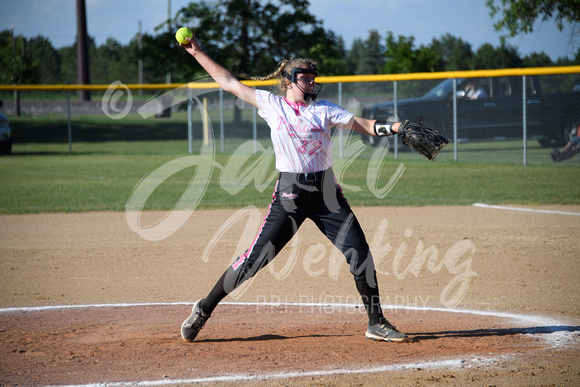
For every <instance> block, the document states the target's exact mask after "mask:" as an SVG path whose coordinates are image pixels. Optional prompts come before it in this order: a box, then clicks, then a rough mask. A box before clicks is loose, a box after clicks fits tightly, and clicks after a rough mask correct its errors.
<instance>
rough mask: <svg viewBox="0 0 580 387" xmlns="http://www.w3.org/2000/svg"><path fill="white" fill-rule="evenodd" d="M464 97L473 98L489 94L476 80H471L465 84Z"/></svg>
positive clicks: (480, 97) (482, 97)
mask: <svg viewBox="0 0 580 387" xmlns="http://www.w3.org/2000/svg"><path fill="white" fill-rule="evenodd" d="M465 98H467V99H472V100H475V99H484V98H489V96H488V95H487V91H485V89H484V88H483V87H482V86H481V85H479V83H478V82H477V81H471V82H468V83H467V86H465Z"/></svg>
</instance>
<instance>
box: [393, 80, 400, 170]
mask: <svg viewBox="0 0 580 387" xmlns="http://www.w3.org/2000/svg"><path fill="white" fill-rule="evenodd" d="M397 99H398V98H397V81H393V114H394V116H395V117H397V118H396V119H397V121H398V120H399V113H398V110H399V109H398V108H399V107H398V104H397ZM393 142H394V143H395V160H398V159H399V136H395V139H394V140H393Z"/></svg>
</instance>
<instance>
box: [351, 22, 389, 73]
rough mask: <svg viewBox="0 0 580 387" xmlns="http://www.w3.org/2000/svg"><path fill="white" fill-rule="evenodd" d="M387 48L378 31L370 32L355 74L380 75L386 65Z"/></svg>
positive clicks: (363, 45) (363, 44)
mask: <svg viewBox="0 0 580 387" xmlns="http://www.w3.org/2000/svg"><path fill="white" fill-rule="evenodd" d="M384 52H385V46H384V45H383V44H382V43H381V35H380V34H379V32H378V31H377V30H370V31H369V35H368V38H367V40H365V41H364V42H363V43H362V47H361V50H360V53H359V56H358V62H357V64H356V70H355V74H380V72H381V69H382V68H383V66H384V65H385V55H384Z"/></svg>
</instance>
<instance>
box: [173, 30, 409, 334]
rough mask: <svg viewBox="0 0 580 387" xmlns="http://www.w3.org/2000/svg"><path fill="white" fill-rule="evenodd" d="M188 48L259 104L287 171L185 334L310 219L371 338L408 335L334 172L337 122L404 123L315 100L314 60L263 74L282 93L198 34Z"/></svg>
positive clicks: (361, 127)
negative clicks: (386, 304)
mask: <svg viewBox="0 0 580 387" xmlns="http://www.w3.org/2000/svg"><path fill="white" fill-rule="evenodd" d="M182 46H183V47H184V48H185V49H186V50H187V52H188V53H189V54H191V55H192V56H193V57H194V58H195V59H196V60H197V61H198V62H199V64H200V65H201V66H202V67H203V68H204V69H205V70H206V71H207V72H208V73H209V75H210V76H211V77H212V78H213V79H214V80H215V81H216V82H217V83H218V84H219V85H220V86H221V87H222V88H223V89H224V90H225V91H227V92H230V93H232V94H234V95H235V96H237V97H238V98H240V99H242V100H243V101H245V102H247V103H249V104H251V105H253V106H255V107H256V108H258V109H259V110H258V111H259V114H260V116H261V117H262V118H264V119H265V120H266V122H267V123H268V125H269V127H270V133H271V138H272V143H273V147H274V151H275V155H276V169H277V170H278V171H280V175H279V178H278V180H277V182H276V186H275V191H274V194H273V200H272V203H271V204H270V206H269V209H268V214H267V215H266V217H265V218H264V222H263V224H262V226H261V227H260V230H259V232H258V235H257V236H256V238H255V240H254V242H253V243H252V245H251V246H250V247H249V248H248V249H247V250H246V251H245V252H244V253H243V254H242V255H241V256H240V257H238V259H237V260H236V261H235V262H234V263H233V264H232V265H231V266H230V267H229V268H228V269H227V270H226V271H225V272H224V274H223V275H222V276H221V278H220V279H219V280H218V281H217V283H216V284H215V286H214V287H213V289H212V290H211V291H210V292H209V294H208V295H207V296H206V297H205V298H204V299H201V300H199V301H197V302H196V303H195V305H194V306H193V310H192V313H191V315H190V316H189V317H188V318H187V319H186V320H185V321H184V322H183V324H182V325H181V336H182V338H183V339H184V340H186V341H193V340H194V339H195V337H196V336H197V334H198V333H199V331H200V330H201V329H202V328H203V326H204V324H205V322H206V321H207V319H208V318H209V317H210V316H211V313H212V312H213V310H214V309H215V307H216V306H217V305H218V303H219V302H220V301H221V300H222V299H223V298H224V297H225V296H227V295H228V294H229V293H231V292H232V291H233V290H235V289H236V287H237V286H239V285H240V284H241V283H242V282H243V281H245V280H247V279H249V278H251V277H252V276H253V275H255V274H256V273H257V272H258V271H259V270H260V269H261V268H263V267H264V266H265V265H267V264H268V263H269V262H270V261H271V260H272V259H273V258H274V257H275V256H276V254H277V253H278V252H280V251H281V250H282V248H283V247H284V246H285V245H286V243H287V242H288V241H289V240H290V239H291V238H292V236H293V235H294V234H295V233H296V232H297V231H298V228H299V227H300V225H301V224H302V222H304V220H306V218H309V219H311V220H312V221H313V222H314V223H315V224H316V226H318V228H319V229H320V230H321V231H322V232H323V233H324V234H325V235H326V236H327V237H328V238H329V239H330V240H331V241H332V242H333V244H334V245H335V246H336V247H337V248H339V249H340V250H341V251H342V253H343V254H344V256H345V258H346V261H347V262H348V264H349V265H350V271H351V273H352V274H353V276H354V280H355V283H356V288H357V290H358V291H359V293H360V295H361V298H362V301H363V304H364V306H365V309H366V311H367V314H368V317H369V322H368V327H367V331H366V334H365V335H366V337H367V338H369V339H374V340H384V341H406V340H407V335H405V334H404V333H401V332H399V331H398V330H397V329H396V328H395V327H394V326H393V325H391V324H390V323H389V322H388V321H387V320H386V319H385V318H384V316H383V314H382V309H381V305H380V300H379V289H378V285H377V280H376V272H375V267H374V263H373V258H372V255H371V253H370V251H369V246H368V244H367V241H366V238H365V235H364V233H363V231H362V228H361V226H360V224H359V222H358V220H357V218H356V216H355V215H354V213H353V212H352V210H351V208H350V206H349V205H348V203H347V201H346V199H345V198H344V196H343V194H342V191H341V188H340V187H339V186H338V184H337V183H336V179H335V176H334V174H333V172H332V165H333V161H332V157H331V148H332V141H331V136H330V128H331V127H333V126H335V127H339V128H348V129H352V130H356V131H359V132H362V133H367V134H370V135H374V136H385V135H391V134H394V133H396V132H397V129H398V127H399V125H400V123H398V122H397V123H393V124H392V125H389V123H387V122H386V121H376V120H368V119H364V118H361V117H357V116H354V115H353V114H351V113H349V112H347V111H346V110H344V109H342V108H341V107H339V106H337V105H334V104H332V103H330V102H328V101H316V97H317V95H318V93H319V92H320V89H321V87H322V85H320V84H318V83H316V82H315V77H316V76H317V75H318V70H317V68H316V65H315V64H314V63H313V62H312V61H310V60H308V59H294V60H290V61H283V62H281V64H280V66H279V67H278V69H277V70H276V71H275V72H274V73H272V74H270V75H268V76H267V77H263V78H256V79H262V80H265V79H273V78H278V79H279V87H280V95H275V94H272V93H270V92H268V91H265V90H255V89H253V88H251V87H249V86H247V85H244V84H243V83H241V82H239V81H238V80H237V79H236V78H235V77H234V76H233V75H232V74H231V73H230V72H229V71H227V70H226V69H225V68H223V67H222V66H221V65H219V64H218V63H216V62H215V61H214V60H213V59H211V58H210V57H209V56H208V55H207V54H206V53H205V52H204V51H203V49H202V48H201V46H200V44H199V42H198V40H197V39H196V37H195V35H194V36H193V38H191V39H189V38H188V39H187V43H184V44H182Z"/></svg>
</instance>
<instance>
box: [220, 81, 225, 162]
mask: <svg viewBox="0 0 580 387" xmlns="http://www.w3.org/2000/svg"><path fill="white" fill-rule="evenodd" d="M219 96H220V151H221V153H224V152H225V144H224V89H222V88H221V87H220V91H219Z"/></svg>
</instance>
